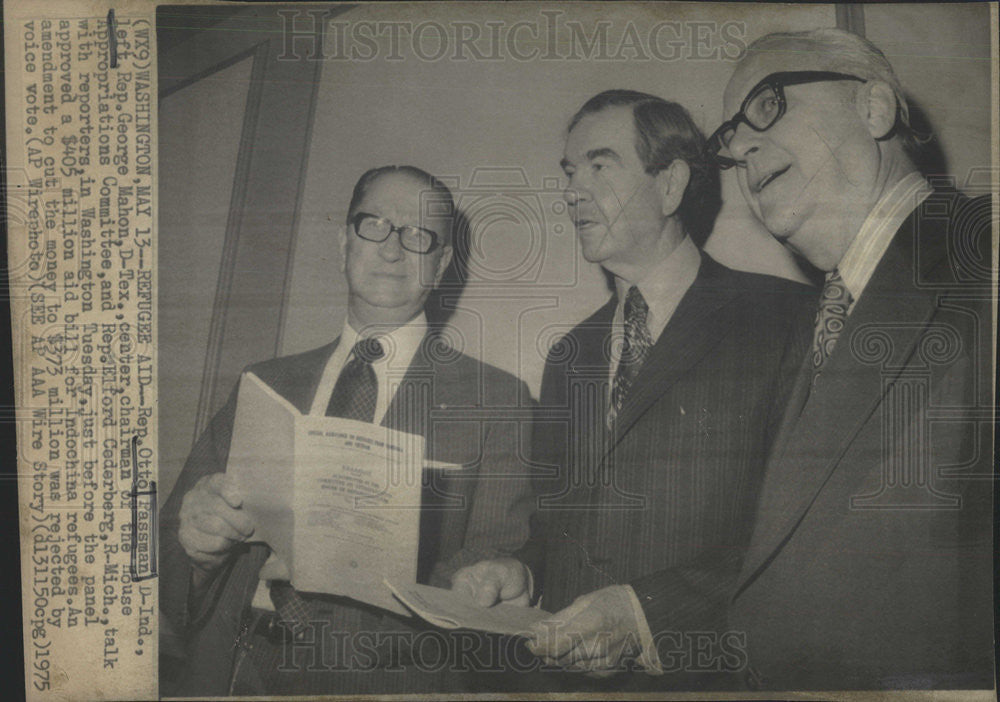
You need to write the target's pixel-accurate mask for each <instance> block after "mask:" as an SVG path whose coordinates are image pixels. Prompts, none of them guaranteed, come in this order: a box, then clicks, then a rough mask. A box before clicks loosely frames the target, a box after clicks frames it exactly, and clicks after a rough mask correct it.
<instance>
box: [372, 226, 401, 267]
mask: <svg viewBox="0 0 1000 702" xmlns="http://www.w3.org/2000/svg"><path fill="white" fill-rule="evenodd" d="M378 253H379V255H380V256H381V257H382V259H383V260H385V261H389V262H392V261H398V260H399V259H401V258H403V256H405V255H406V250H405V249H404V248H403V244H402V243H401V242H400V240H399V232H390V233H389V236H388V237H387V238H386V240H385V241H383V242H382V243H381V244H379V245H378Z"/></svg>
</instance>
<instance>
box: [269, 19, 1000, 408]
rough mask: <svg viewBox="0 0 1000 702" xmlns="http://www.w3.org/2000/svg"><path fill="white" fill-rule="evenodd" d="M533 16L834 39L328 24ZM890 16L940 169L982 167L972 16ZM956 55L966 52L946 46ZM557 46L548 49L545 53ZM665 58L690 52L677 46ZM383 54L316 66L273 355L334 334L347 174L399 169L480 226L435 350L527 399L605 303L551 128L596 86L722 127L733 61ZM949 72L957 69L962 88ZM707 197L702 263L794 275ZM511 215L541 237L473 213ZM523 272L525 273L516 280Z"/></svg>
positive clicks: (731, 210)
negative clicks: (569, 337) (550, 27)
mask: <svg viewBox="0 0 1000 702" xmlns="http://www.w3.org/2000/svg"><path fill="white" fill-rule="evenodd" d="M546 7H548V9H556V10H561V11H562V13H563V14H562V15H561V16H560V21H562V22H565V21H567V20H578V21H580V22H582V23H583V25H584V26H585V27H588V28H589V31H593V27H595V26H596V25H595V23H596V22H598V21H600V20H607V21H611V23H612V28H611V30H610V32H609V36H611V37H615V36H620V35H621V33H622V32H623V31H624V30H625V29H627V24H626V20H628V19H631V20H632V21H633V23H634V26H635V27H636V28H637V29H638V30H639V33H640V34H642V33H644V32H647V31H648V29H649V28H650V27H652V26H654V25H655V24H656V23H657V22H660V21H664V20H667V21H674V22H681V23H684V22H688V24H684V25H682V26H683V27H684V30H685V31H688V32H690V31H695V32H697V31H708V32H711V31H712V30H711V28H709V29H708V30H699V29H697V27H696V26H695V25H692V24H690V21H699V22H706V23H710V22H715V23H716V26H717V27H718V26H721V24H722V23H724V22H734V23H736V25H730V30H731V31H733V30H732V27H733V26H735V27H737V29H736V30H735V31H736V32H737V36H739V37H741V38H742V40H743V41H744V43H749V42H750V41H752V40H753V39H755V38H756V37H758V36H760V35H762V34H765V33H767V32H771V31H777V30H797V29H808V28H813V27H821V26H835V24H836V23H835V13H834V7H833V5H806V6H778V5H759V4H754V3H740V4H733V5H709V4H650V5H645V6H643V7H641V8H637V7H636V6H625V5H624V4H616V5H611V4H601V5H587V6H579V5H568V4H566V5H553V6H543V5H522V4H513V3H511V4H497V5H489V6H486V5H478V6H475V7H473V8H472V9H469V7H468V6H463V5H447V6H439V5H435V4H424V3H420V4H415V5H411V6H405V7H404V6H399V5H392V4H386V5H381V6H379V5H370V6H364V7H361V8H358V9H357V10H353V11H351V12H348V13H346V14H344V15H341V16H340V17H338V18H337V19H338V20H343V21H347V22H362V21H375V22H377V21H399V20H410V21H412V22H414V23H419V22H421V21H435V22H438V23H440V24H442V25H445V26H448V23H449V22H453V21H456V20H458V21H461V20H470V21H476V22H479V23H480V24H482V23H484V22H486V21H497V22H506V23H507V25H506V26H508V27H509V26H510V24H511V23H513V22H515V21H518V20H529V21H533V22H535V23H538V24H539V25H544V23H543V19H544V18H543V17H542V16H541V14H540V13H541V12H542V11H543V10H545V9H546ZM897 7H899V6H896V5H892V6H867V7H866V8H865V12H866V14H867V15H869V20H868V25H869V27H870V30H871V32H870V33H871V34H872V36H873V38H874V39H875V41H876V43H879V44H880V45H883V46H884V48H886V49H887V53H888V54H889V56H890V59H892V60H893V62H894V63H896V64H897V67H898V68H899V71H900V76H901V78H902V79H903V82H904V84H907V83H909V84H911V85H913V86H914V92H915V94H916V95H917V97H918V98H919V99H920V100H921V102H922V104H924V105H925V107H926V109H927V110H928V112H929V113H931V115H932V118H933V119H934V121H935V126H936V127H938V129H939V131H940V132H941V134H942V141H943V143H944V145H945V146H946V147H947V149H948V150H949V152H951V156H952V159H953V163H954V164H955V165H956V166H958V167H959V168H964V167H965V165H966V164H970V163H976V158H977V156H979V155H981V154H984V153H986V151H985V150H984V143H983V142H984V140H985V138H986V137H985V135H986V134H987V133H988V132H987V131H986V126H985V125H986V124H987V122H985V121H984V120H987V119H988V106H989V103H988V100H989V98H988V88H987V86H988V85H989V81H988V73H986V72H987V71H988V63H987V62H985V61H982V60H981V59H979V58H976V57H979V56H988V48H987V47H988V43H987V41H988V40H987V39H985V38H984V37H983V32H984V31H987V29H986V27H987V19H988V8H986V7H985V6H981V7H976V8H968V7H964V8H958V9H957V10H952V9H951V8H952V7H953V6H941V7H933V6H927V5H924V6H920V7H903V8H901V9H897ZM897 18H898V19H899V22H898V23H895V20H896V19H897ZM890 40H891V41H890ZM965 40H968V41H970V42H974V43H975V47H976V48H975V49H969V48H967V47H964V46H962V42H963V41H965ZM935 42H937V43H935ZM405 45H406V44H405V42H404V46H405ZM524 46H526V45H522V48H524ZM539 46H540V47H541V48H543V49H544V46H543V45H541V44H540V45H539ZM732 48H733V47H732V46H731V45H730V46H729V50H732ZM737 48H738V47H737ZM566 49H567V47H565V46H562V47H561V51H562V53H566ZM682 50H687V51H690V50H691V46H690V44H689V45H688V46H687V47H686V48H685V49H682ZM733 53H735V51H733ZM386 55H387V52H386V51H384V50H383V51H382V52H381V53H380V54H379V55H378V56H377V57H376V58H374V59H373V60H370V61H357V60H355V61H348V60H336V59H331V60H327V61H325V62H324V64H323V78H322V84H321V88H320V97H319V105H318V111H317V115H316V122H315V130H314V133H313V140H312V148H311V152H310V161H309V171H308V180H307V185H306V192H305V196H304V200H303V212H302V218H301V230H300V232H299V236H298V240H297V248H296V252H295V266H294V272H293V278H292V290H291V297H290V302H291V310H290V313H289V316H288V322H287V327H286V333H285V336H284V340H283V348H282V352H283V353H291V352H295V351H300V350H304V349H307V348H311V347H314V346H317V345H320V344H322V343H325V342H327V341H328V340H329V339H331V338H332V337H333V336H335V335H336V333H337V331H338V330H339V328H340V325H341V323H342V317H343V310H344V296H345V286H344V283H343V279H342V276H341V273H340V264H341V262H340V257H339V252H338V250H337V247H336V237H335V236H334V234H335V231H336V227H338V226H340V224H341V222H343V220H344V216H345V211H346V208H347V204H348V200H349V197H350V192H351V188H352V187H353V184H354V182H355V180H356V179H357V177H358V176H359V175H360V174H361V173H362V172H363V171H365V170H366V169H368V168H370V167H372V166H376V165H384V164H389V163H397V164H398V163H411V164H414V165H417V166H420V167H422V168H425V169H427V170H429V171H431V172H432V173H435V174H437V175H439V176H445V177H451V178H452V179H453V182H456V183H457V184H458V188H457V191H458V194H459V199H460V204H463V203H464V204H469V203H473V205H474V207H473V209H474V210H475V211H476V212H478V213H479V214H480V215H483V218H482V220H481V221H480V223H481V224H482V226H481V228H480V230H479V234H480V236H479V237H476V238H475V241H476V242H477V243H478V249H477V250H476V251H475V253H474V256H475V258H474V260H473V276H472V281H471V282H470V284H469V285H468V286H467V288H466V290H465V293H464V295H463V297H462V300H461V304H460V310H459V311H458V312H457V313H456V314H455V316H454V317H453V319H452V323H451V326H452V330H451V331H452V335H451V336H452V338H453V339H454V340H456V341H457V342H459V343H460V344H461V345H463V346H464V349H465V350H466V352H468V353H470V354H471V355H473V356H476V357H479V358H482V359H484V360H486V361H488V362H490V363H492V364H494V365H497V366H499V367H501V368H504V369H507V370H510V371H512V372H514V373H516V374H518V375H520V376H521V377H522V378H523V379H524V380H525V381H527V382H528V384H529V387H531V389H532V391H533V392H536V393H537V390H538V386H539V383H540V379H541V371H542V367H543V361H544V355H545V353H546V351H547V349H548V346H549V345H550V344H551V343H552V342H553V341H554V340H555V339H556V338H557V337H558V336H559V335H560V334H561V333H562V332H564V331H565V330H566V329H568V328H569V327H570V326H572V325H573V324H575V323H577V322H579V321H580V320H582V319H583V318H584V317H586V316H587V315H588V314H589V313H590V312H592V311H593V310H595V309H596V308H597V307H598V306H600V305H601V304H602V303H603V302H604V301H605V300H606V299H607V296H608V294H609V293H608V290H607V288H606V287H605V281H604V278H603V276H602V275H601V273H600V271H599V269H597V268H596V267H594V266H592V265H590V264H588V263H586V262H585V261H584V260H583V259H582V258H581V257H580V255H579V252H578V247H577V246H576V242H575V240H574V235H573V231H572V226H571V223H570V222H569V220H568V219H567V218H566V216H565V213H564V212H563V211H562V210H560V208H559V205H558V200H559V195H558V193H559V188H560V187H561V186H562V183H563V180H562V179H561V172H560V170H559V166H558V162H559V159H560V157H561V155H562V147H563V139H564V130H565V127H566V122H567V120H568V119H569V117H570V116H571V115H572V114H573V112H575V110H576V109H577V108H578V107H579V106H580V105H581V104H582V103H583V102H584V101H585V100H586V99H587V98H589V97H590V96H592V95H594V94H596V93H598V92H600V91H602V90H605V89H608V88H631V89H636V90H642V91H646V92H650V93H653V94H656V95H661V96H663V97H666V98H668V99H672V100H675V101H677V102H679V103H681V104H682V105H684V106H685V107H687V108H688V109H689V110H690V111H691V113H692V115H693V117H694V119H695V121H696V123H697V124H699V125H700V126H701V127H702V128H703V129H704V130H705V131H706V132H710V131H711V130H713V129H714V128H715V127H716V126H717V125H718V124H719V122H720V121H721V120H722V118H723V115H722V100H721V96H722V90H723V88H724V86H725V84H726V82H727V80H728V78H729V75H730V74H731V72H732V68H733V62H732V61H731V60H729V59H727V58H712V59H705V60H677V61H661V60H657V59H651V60H635V59H633V60H629V61H624V62H621V61H598V60H557V61H544V60H541V59H535V60H530V61H515V60H511V59H509V58H508V59H506V60H500V61H472V60H465V61H457V60H450V59H442V60H438V61H433V62H428V61H421V60H419V59H417V58H415V57H414V56H413V55H412V53H410V52H409V51H408V50H404V51H403V56H404V60H400V61H392V60H387V59H386ZM955 56H959V57H965V58H954V57H955ZM946 57H949V58H947V60H946ZM958 66H962V67H970V68H971V69H972V70H971V72H970V73H964V72H961V71H957V70H956V67H958ZM498 168H499V169H514V175H516V174H517V173H520V174H523V177H524V178H525V179H526V180H527V182H528V187H527V188H523V189H518V188H511V187H507V188H502V187H501V188H493V189H490V188H482V187H471V186H470V181H471V179H472V178H473V174H474V173H477V171H478V173H479V175H480V176H483V175H484V171H483V169H498ZM487 175H491V176H493V177H499V176H498V174H496V173H490V174H487ZM500 175H504V174H500ZM510 175H511V173H510V172H508V173H506V176H508V177H509V176H510ZM503 192H506V193H507V196H506V197H504V196H502V195H501V193H503ZM723 197H724V201H725V204H724V206H723V211H722V213H721V214H720V217H719V219H718V221H717V224H716V230H715V233H714V234H713V236H712V238H711V240H710V241H709V244H708V247H707V248H708V250H709V252H710V253H712V254H713V255H714V256H716V257H717V258H718V259H719V260H721V261H722V262H724V263H726V264H728V265H730V266H732V267H734V268H740V269H745V270H754V271H763V272H770V273H774V274H777V275H783V276H786V277H796V276H797V275H798V272H797V269H796V268H795V267H794V264H793V263H792V261H791V259H790V258H789V257H788V255H787V254H786V253H785V251H784V250H783V249H781V248H780V247H779V246H778V245H777V244H776V243H775V242H774V241H773V240H772V239H771V237H770V236H769V235H768V234H767V233H766V232H764V231H763V230H762V229H761V227H760V226H759V225H758V224H757V223H756V222H755V221H754V220H753V218H752V217H751V215H750V213H749V211H748V210H747V207H746V205H745V203H744V202H743V198H742V197H741V195H740V193H739V190H738V188H737V187H736V185H735V180H734V177H733V174H732V173H725V174H724V177H723ZM526 207H527V208H529V209H530V208H531V207H535V208H540V209H541V211H543V212H544V224H543V226H542V227H541V229H539V230H535V231H533V232H532V231H529V228H528V227H527V226H523V225H522V226H516V225H515V224H511V223H510V222H499V223H497V222H493V223H492V224H489V225H487V223H488V221H489V218H488V217H486V215H487V214H488V213H490V212H493V213H501V214H507V215H512V213H515V212H520V211H524V208H526ZM532 262H534V263H537V265H536V266H534V267H532V266H531V265H529V264H530V263H532ZM519 264H523V265H520V266H519ZM477 268H478V269H479V270H478V272H477ZM504 269H507V270H517V271H518V272H519V273H520V277H519V278H518V279H516V280H514V281H512V282H511V284H509V285H506V286H503V285H498V284H496V283H495V282H490V281H489V280H488V279H489V278H498V277H502V276H499V275H496V274H495V272H496V271H500V270H504Z"/></svg>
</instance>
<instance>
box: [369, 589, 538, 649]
mask: <svg viewBox="0 0 1000 702" xmlns="http://www.w3.org/2000/svg"><path fill="white" fill-rule="evenodd" d="M385 584H386V585H387V586H388V588H389V589H390V590H392V592H393V594H394V595H396V597H398V598H399V601H400V602H402V603H403V604H405V605H406V606H407V607H408V608H410V609H411V610H413V612H415V613H416V614H417V615H419V616H420V617H421V618H423V619H425V620H426V621H428V622H430V623H431V624H433V625H435V626H439V627H441V628H442V629H475V630H476V631H487V632H491V633H494V634H507V635H509V636H519V635H523V634H524V633H525V632H527V631H528V629H530V628H531V626H532V625H533V624H534V623H535V622H540V621H542V620H543V619H547V618H548V617H549V613H548V612H546V611H544V610H541V609H537V608H535V607H518V606H516V605H510V604H502V603H501V604H496V605H493V606H492V607H481V606H479V605H478V604H476V603H475V602H474V601H473V599H472V598H471V597H470V596H469V595H468V594H466V593H465V592H463V591H455V590H444V589H442V588H439V587H430V586H429V585H420V584H417V583H411V584H405V585H404V584H402V583H399V582H392V581H390V580H388V579H387V580H386V581H385Z"/></svg>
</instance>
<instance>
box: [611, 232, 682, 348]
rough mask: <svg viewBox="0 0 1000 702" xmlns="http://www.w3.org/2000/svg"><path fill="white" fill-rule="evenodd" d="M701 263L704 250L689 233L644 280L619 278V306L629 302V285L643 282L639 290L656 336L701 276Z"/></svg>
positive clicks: (648, 272) (652, 331)
mask: <svg viewBox="0 0 1000 702" xmlns="http://www.w3.org/2000/svg"><path fill="white" fill-rule="evenodd" d="M700 266H701V254H700V253H699V251H698V247H697V246H695V245H694V242H693V241H691V237H689V236H685V237H684V238H683V239H682V240H681V241H680V243H679V244H677V246H676V247H674V250H673V251H671V252H670V255H669V256H667V257H666V258H665V259H663V260H662V261H660V262H658V263H656V264H655V265H654V266H653V267H652V268H650V269H649V270H648V271H647V272H646V273H645V275H643V277H642V279H641V280H636V281H629V280H624V279H622V278H617V277H616V278H615V288H616V289H617V291H618V307H619V309H620V308H622V307H623V306H624V304H625V296H626V295H627V294H628V290H629V288H630V287H632V286H633V285H637V286H639V292H641V293H642V297H643V299H645V300H646V304H647V305H649V319H648V320H647V326H648V327H649V332H650V334H651V335H652V337H653V338H654V339H656V338H657V337H658V336H659V335H660V332H662V331H663V328H664V327H665V326H666V325H667V322H668V321H670V317H671V316H672V315H673V313H674V310H675V309H677V305H678V304H679V303H680V301H681V298H682V297H684V293H686V292H687V290H688V288H689V287H691V283H693V282H694V279H695V278H696V277H697V276H698V268H699V267H700Z"/></svg>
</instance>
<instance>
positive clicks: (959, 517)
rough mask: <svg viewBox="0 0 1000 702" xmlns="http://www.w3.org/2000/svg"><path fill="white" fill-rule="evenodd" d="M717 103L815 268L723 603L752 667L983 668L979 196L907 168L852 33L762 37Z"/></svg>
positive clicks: (783, 224) (912, 147) (901, 681)
mask: <svg viewBox="0 0 1000 702" xmlns="http://www.w3.org/2000/svg"><path fill="white" fill-rule="evenodd" d="M725 114H726V115H732V117H730V118H729V119H728V120H727V121H725V122H724V123H723V124H722V126H720V127H719V128H718V129H717V130H716V131H715V133H714V134H713V135H712V136H711V137H710V139H709V150H710V152H711V153H712V154H714V155H715V157H716V159H717V160H718V163H719V165H720V166H721V167H722V168H724V169H732V170H731V171H730V173H734V174H735V176H736V178H737V179H738V181H739V185H740V188H741V190H742V192H743V194H744V196H745V197H746V200H747V202H748V203H749V205H750V208H751V209H752V210H753V212H754V213H755V214H756V216H757V217H758V218H759V219H760V220H761V221H762V222H763V223H764V225H765V226H766V227H767V229H768V230H769V231H770V232H771V233H772V234H773V235H774V236H775V237H776V238H777V239H778V240H779V241H781V242H783V243H784V244H785V245H786V246H788V247H789V248H790V249H792V250H793V251H795V252H796V253H798V254H800V255H801V256H803V257H804V258H805V259H807V260H808V261H809V262H810V263H811V264H812V265H813V266H815V267H816V268H817V269H818V270H819V271H820V272H822V273H823V274H825V283H824V285H823V290H822V293H821V294H820V295H819V296H818V299H817V308H816V321H815V329H814V333H813V344H812V350H811V351H810V353H808V354H807V355H806V357H805V358H804V359H803V361H802V367H801V371H800V373H799V379H798V381H797V384H796V388H795V389H794V390H793V391H792V399H791V401H790V403H789V406H788V409H787V411H786V415H785V418H784V421H783V424H782V427H781V428H780V430H779V433H778V437H777V439H776V441H775V448H774V450H773V452H772V455H771V458H770V460H769V462H768V467H767V471H766V474H765V479H764V486H763V488H762V491H761V498H760V501H759V503H758V508H757V518H756V524H755V527H754V533H753V537H752V539H751V543H750V547H749V550H748V552H747V555H746V558H745V560H744V562H743V567H742V573H741V575H740V577H739V579H738V581H737V585H736V590H735V593H734V596H733V600H732V602H731V606H730V625H731V626H732V627H733V628H734V629H735V630H738V631H742V632H744V633H745V636H746V644H747V651H748V663H749V665H748V667H747V671H746V682H747V684H749V685H750V686H751V687H756V688H760V689H771V690H775V689H787V690H802V689H854V688H868V689H875V688H936V687H941V688H972V687H985V688H992V687H993V680H992V670H993V667H992V617H991V616H989V614H990V613H991V612H992V606H991V603H992V595H991V593H992V588H991V577H990V575H991V559H990V554H991V550H990V511H989V507H990V482H989V480H988V478H989V476H990V475H991V472H992V471H991V468H990V457H991V455H992V452H991V450H990V446H989V440H988V439H985V438H984V437H986V436H987V435H988V433H989V429H988V428H987V426H988V424H989V419H988V417H989V414H990V409H989V408H990V407H991V405H992V402H991V397H992V395H991V385H992V377H993V376H992V374H991V372H990V371H991V358H992V353H991V345H990V340H991V338H992V334H993V316H992V314H991V313H990V298H991V297H992V293H991V286H990V271H991V263H990V261H991V258H990V250H989V249H990V241H989V239H990V237H989V234H988V232H989V231H990V222H991V221H994V222H995V214H991V207H990V204H989V201H988V199H982V198H980V199H978V200H970V199H969V198H967V197H965V196H964V195H962V194H960V193H958V192H956V191H955V190H949V189H947V188H940V187H939V188H932V187H931V186H930V185H929V184H928V182H927V180H925V179H924V177H922V176H921V174H920V173H919V172H918V170H917V167H916V165H915V158H914V156H915V154H916V151H917V149H919V147H920V142H921V141H922V140H923V138H918V136H917V135H916V133H915V132H914V130H913V129H912V128H911V127H910V122H909V107H908V104H907V99H906V95H905V94H904V92H903V90H902V87H901V86H900V83H899V80H898V79H897V78H896V75H895V73H894V72H893V69H892V66H891V65H890V64H889V62H888V61H887V60H886V58H885V56H884V55H883V54H882V52H881V51H879V50H878V49H877V48H876V47H875V46H873V45H872V44H871V43H869V42H868V41H866V40H864V39H862V38H860V37H858V36H856V35H854V34H850V33H848V32H843V31H840V30H834V29H823V30H815V31H809V32H799V33H779V34H771V35H768V36H765V37H763V38H761V39H758V40H757V41H756V42H754V43H753V44H752V45H750V47H749V48H748V50H747V53H746V56H745V57H744V58H743V59H742V60H741V62H740V63H739V65H738V66H737V68H736V71H735V72H734V74H733V76H732V79H731V80H730V81H729V85H728V87H727V88H726V92H725ZM945 408H947V409H945ZM942 412H943V413H944V414H939V415H936V414H935V413H942ZM977 412H980V413H983V412H985V414H983V415H982V416H983V418H984V420H985V421H984V423H981V425H980V424H977V417H978V416H979V415H978V414H977Z"/></svg>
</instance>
